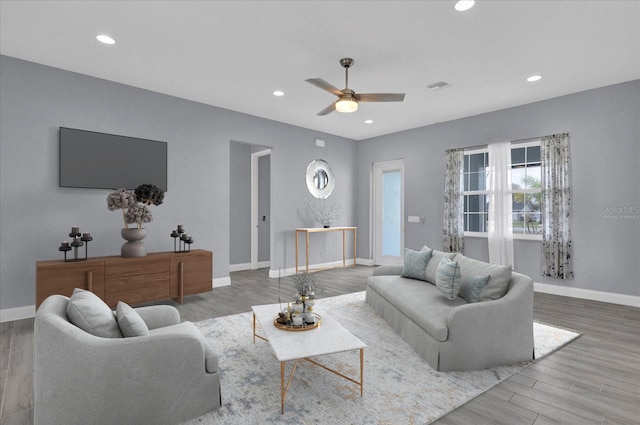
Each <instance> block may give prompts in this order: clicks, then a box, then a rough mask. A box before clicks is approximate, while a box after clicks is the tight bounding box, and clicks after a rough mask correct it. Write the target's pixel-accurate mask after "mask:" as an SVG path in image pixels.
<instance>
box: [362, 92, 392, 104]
mask: <svg viewBox="0 0 640 425" xmlns="http://www.w3.org/2000/svg"><path fill="white" fill-rule="evenodd" d="M356 100H357V101H358V102H402V101H403V100H404V93H359V94H356Z"/></svg>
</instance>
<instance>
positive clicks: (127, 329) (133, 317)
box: [116, 301, 149, 338]
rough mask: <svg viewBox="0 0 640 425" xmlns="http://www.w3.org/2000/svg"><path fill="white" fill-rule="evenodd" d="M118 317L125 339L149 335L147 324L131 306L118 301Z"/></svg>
mask: <svg viewBox="0 0 640 425" xmlns="http://www.w3.org/2000/svg"><path fill="white" fill-rule="evenodd" d="M116 317H117V318H118V326H120V332H122V335H123V336H124V337H125V338H129V337H135V336H148V335H149V328H148V327H147V324H146V323H145V322H144V320H143V319H142V317H140V315H139V314H138V312H136V311H135V310H134V309H133V308H131V306H129V304H127V303H124V302H122V301H118V305H117V306H116Z"/></svg>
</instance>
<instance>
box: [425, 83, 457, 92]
mask: <svg viewBox="0 0 640 425" xmlns="http://www.w3.org/2000/svg"><path fill="white" fill-rule="evenodd" d="M447 87H451V85H450V84H449V83H447V82H446V81H438V82H437V83H433V84H429V85H428V86H427V88H428V89H429V90H431V91H436V90H440V89H446V88H447Z"/></svg>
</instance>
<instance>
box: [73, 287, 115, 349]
mask: <svg viewBox="0 0 640 425" xmlns="http://www.w3.org/2000/svg"><path fill="white" fill-rule="evenodd" d="M67 317H69V321H70V322H71V323H73V324H74V325H76V326H77V327H79V328H80V329H82V330H83V331H85V332H88V333H90V334H91V335H95V336H99V337H102V338H122V333H121V332H120V327H119V326H118V322H117V321H116V317H115V315H114V314H113V311H111V309H110V308H109V306H108V305H107V304H105V302H104V301H102V300H101V299H100V298H99V297H98V296H97V295H96V294H94V293H93V292H91V291H85V290H84V289H80V288H76V289H74V290H73V294H72V295H71V298H70V299H69V303H68V304H67Z"/></svg>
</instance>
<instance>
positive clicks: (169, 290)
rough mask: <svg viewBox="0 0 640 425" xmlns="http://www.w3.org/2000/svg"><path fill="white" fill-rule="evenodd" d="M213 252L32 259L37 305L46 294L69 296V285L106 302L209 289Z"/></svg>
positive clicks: (112, 304)
mask: <svg viewBox="0 0 640 425" xmlns="http://www.w3.org/2000/svg"><path fill="white" fill-rule="evenodd" d="M212 265H213V254H212V253H211V251H205V250H201V249H197V250H193V251H191V252H180V253H174V252H156V253H152V254H149V255H147V256H146V257H139V258H122V257H119V256H113V257H96V258H89V259H88V260H86V261H78V262H65V261H64V260H52V261H38V262H36V308H37V307H39V306H40V304H41V303H42V301H44V300H45V299H46V298H47V297H48V296H49V295H53V294H62V295H66V296H71V293H72V292H73V289H74V288H81V289H87V290H89V291H92V292H93V293H95V294H96V295H97V296H99V297H100V298H102V299H103V300H104V301H105V302H106V303H107V304H109V306H110V307H115V306H116V304H118V301H124V302H126V303H127V304H137V303H142V302H147V301H157V300H162V299H167V298H174V299H176V301H178V302H179V303H182V302H183V297H184V296H185V295H191V294H198V293H201V292H208V291H211V288H212V279H213V266H212Z"/></svg>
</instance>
